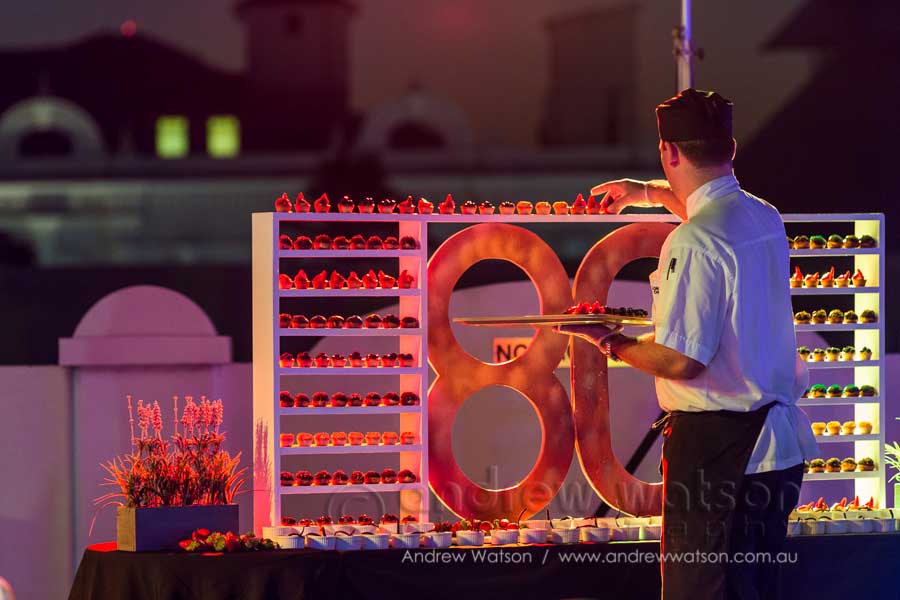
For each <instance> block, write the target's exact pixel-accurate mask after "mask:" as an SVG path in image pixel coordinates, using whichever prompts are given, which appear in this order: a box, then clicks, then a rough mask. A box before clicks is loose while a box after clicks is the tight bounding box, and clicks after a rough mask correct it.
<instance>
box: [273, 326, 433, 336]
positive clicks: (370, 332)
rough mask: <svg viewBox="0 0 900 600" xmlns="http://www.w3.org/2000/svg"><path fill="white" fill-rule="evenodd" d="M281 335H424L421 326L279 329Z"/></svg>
mask: <svg viewBox="0 0 900 600" xmlns="http://www.w3.org/2000/svg"><path fill="white" fill-rule="evenodd" d="M278 335H280V336H281V337H383V336H389V337H397V336H401V335H422V329H421V328H415V329H412V328H409V329H400V328H396V329H380V328H379V329H366V328H364V327H361V328H359V329H282V328H279V329H278Z"/></svg>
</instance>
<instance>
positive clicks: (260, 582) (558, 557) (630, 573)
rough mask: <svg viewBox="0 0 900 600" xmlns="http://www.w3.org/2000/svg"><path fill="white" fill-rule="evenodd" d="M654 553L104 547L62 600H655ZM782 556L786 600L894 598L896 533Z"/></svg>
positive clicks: (615, 546) (899, 580) (801, 545)
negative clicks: (215, 551)
mask: <svg viewBox="0 0 900 600" xmlns="http://www.w3.org/2000/svg"><path fill="white" fill-rule="evenodd" d="M658 552H659V543H658V542H616V543H611V544H577V545H573V546H554V545H536V546H504V547H498V548H491V547H486V548H475V549H473V548H451V549H448V550H426V549H417V550H411V551H408V552H407V551H405V550H384V551H359V552H320V551H316V550H282V551H276V552H258V553H246V554H224V555H194V554H184V553H166V552H153V553H127V552H118V551H115V544H107V545H99V546H91V547H90V548H88V549H87V550H86V551H85V553H84V557H83V558H82V561H81V564H80V565H79V567H78V572H77V574H76V576H75V582H74V584H73V586H72V590H71V593H70V595H69V598H70V600H81V599H84V600H101V599H102V600H116V599H119V598H122V599H126V598H127V599H129V600H132V599H133V600H143V599H146V600H187V599H191V600H230V599H235V600H237V599H241V600H257V599H259V600H262V599H267V598H279V599H298V600H299V599H307V598H311V599H314V600H320V599H322V600H344V599H348V600H349V599H354V600H355V599H366V598H392V599H395V600H396V599H401V598H412V597H420V598H429V600H430V599H444V598H446V599H453V600H477V599H479V598H487V597H496V598H516V599H526V600H527V599H531V598H534V599H535V600H548V599H562V598H598V599H603V598H628V599H629V600H631V599H635V600H640V599H644V598H646V599H654V600H656V599H658V598H659V585H660V581H659V564H658V562H657V561H656V559H655V558H654V557H655V555H656V554H657V553H658ZM785 552H793V553H796V556H797V561H796V563H794V564H784V565H782V567H781V576H780V579H779V585H780V589H781V595H782V596H783V597H784V598H803V597H810V598H814V600H832V599H833V600H838V599H840V600H845V599H846V598H848V597H852V598H860V599H864V600H881V599H884V600H888V599H889V600H897V599H898V598H900V569H898V568H897V565H900V535H898V534H867V535H841V536H817V537H799V538H791V539H789V540H788V542H787V547H786V548H785ZM578 556H581V557H582V558H576V557H578ZM589 557H594V558H589ZM629 559H631V560H629ZM635 559H637V560H635Z"/></svg>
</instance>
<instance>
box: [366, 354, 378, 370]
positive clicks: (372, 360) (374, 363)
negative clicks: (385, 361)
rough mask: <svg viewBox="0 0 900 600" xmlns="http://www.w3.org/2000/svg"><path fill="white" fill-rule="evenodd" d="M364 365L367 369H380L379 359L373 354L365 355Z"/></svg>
mask: <svg viewBox="0 0 900 600" xmlns="http://www.w3.org/2000/svg"><path fill="white" fill-rule="evenodd" d="M365 365H366V366H367V367H380V366H381V357H380V356H378V355H377V354H375V353H369V354H366V360H365Z"/></svg>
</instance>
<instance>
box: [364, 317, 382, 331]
mask: <svg viewBox="0 0 900 600" xmlns="http://www.w3.org/2000/svg"><path fill="white" fill-rule="evenodd" d="M365 326H366V328H368V329H378V328H379V327H381V316H379V315H376V314H374V313H372V314H371V315H369V316H367V317H366V320H365Z"/></svg>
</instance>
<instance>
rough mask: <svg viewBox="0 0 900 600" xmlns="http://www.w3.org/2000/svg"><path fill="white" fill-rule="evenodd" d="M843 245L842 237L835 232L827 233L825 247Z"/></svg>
mask: <svg viewBox="0 0 900 600" xmlns="http://www.w3.org/2000/svg"><path fill="white" fill-rule="evenodd" d="M843 245H844V238H842V237H841V236H839V235H836V234H832V235H829V236H828V240H827V241H826V242H825V247H826V248H840V247H841V246H843Z"/></svg>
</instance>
